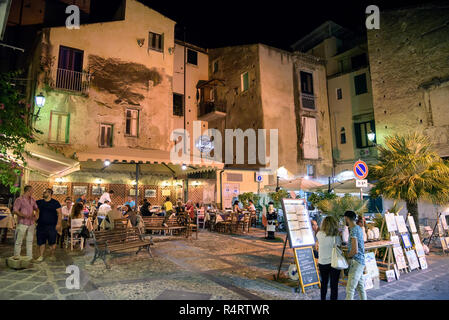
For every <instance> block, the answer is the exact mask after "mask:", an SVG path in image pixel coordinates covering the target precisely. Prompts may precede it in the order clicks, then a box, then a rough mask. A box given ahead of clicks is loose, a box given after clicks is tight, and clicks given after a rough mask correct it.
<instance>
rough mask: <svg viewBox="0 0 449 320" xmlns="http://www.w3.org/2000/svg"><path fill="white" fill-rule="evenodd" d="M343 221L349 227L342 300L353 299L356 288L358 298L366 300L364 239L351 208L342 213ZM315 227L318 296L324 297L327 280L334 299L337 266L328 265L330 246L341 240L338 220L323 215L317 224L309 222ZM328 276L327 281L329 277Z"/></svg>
mask: <svg viewBox="0 0 449 320" xmlns="http://www.w3.org/2000/svg"><path fill="white" fill-rule="evenodd" d="M344 219H345V223H346V225H347V226H348V227H349V241H348V250H347V254H346V258H347V259H350V263H349V271H348V282H347V285H346V300H353V298H354V292H355V291H356V290H357V292H358V294H359V297H360V299H361V300H366V299H367V297H366V291H365V283H364V278H363V271H364V269H365V243H364V239H363V238H364V237H363V230H362V228H361V227H360V226H359V225H358V224H357V215H356V213H355V212H353V211H346V212H345V214H344ZM312 227H313V229H314V231H316V240H317V241H316V250H317V251H318V268H319V271H320V275H321V300H326V295H327V288H328V283H329V282H330V288H331V295H330V298H331V300H337V299H338V282H339V278H340V273H341V270H338V269H334V268H332V263H331V262H332V249H333V248H334V246H340V245H341V244H342V240H341V234H340V232H339V229H338V222H337V221H336V220H335V218H333V217H331V216H327V217H325V218H324V219H323V221H322V223H321V227H320V228H318V225H317V224H316V221H315V224H312ZM329 280H330V281H329Z"/></svg>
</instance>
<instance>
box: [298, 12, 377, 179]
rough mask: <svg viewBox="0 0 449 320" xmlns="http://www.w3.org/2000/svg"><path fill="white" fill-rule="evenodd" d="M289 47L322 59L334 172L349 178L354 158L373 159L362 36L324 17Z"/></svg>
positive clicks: (372, 124)
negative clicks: (324, 63)
mask: <svg viewBox="0 0 449 320" xmlns="http://www.w3.org/2000/svg"><path fill="white" fill-rule="evenodd" d="M292 47H293V49H294V50H299V51H302V52H307V53H309V54H312V55H314V56H317V57H320V58H322V59H324V60H325V61H326V74H327V89H328V100H329V110H330V114H331V135H332V154H333V161H334V176H335V178H336V180H342V179H346V178H350V177H352V176H353V174H352V167H353V165H354V163H355V161H357V160H359V159H362V160H364V161H366V162H367V163H373V162H374V161H376V148H375V134H376V129H375V122H374V110H373V97H372V89H371V73H370V69H369V62H368V52H367V51H368V50H367V43H366V37H364V36H358V35H356V34H354V33H353V32H351V31H350V30H348V29H346V28H343V27H342V26H340V25H338V24H336V23H334V22H332V21H327V22H325V23H324V24H322V25H321V26H319V27H318V28H316V29H315V30H314V31H312V32H311V33H310V34H308V35H307V36H305V37H304V38H302V39H300V40H299V41H297V42H296V43H295V44H294V45H293V46H292ZM370 133H371V136H369V134H370ZM370 137H374V140H373V141H370V139H369V138H370Z"/></svg>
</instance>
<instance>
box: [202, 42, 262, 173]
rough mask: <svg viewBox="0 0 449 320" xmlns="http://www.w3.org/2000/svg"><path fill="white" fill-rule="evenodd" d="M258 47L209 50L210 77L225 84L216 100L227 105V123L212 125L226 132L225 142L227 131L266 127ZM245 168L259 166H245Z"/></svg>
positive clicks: (211, 126)
mask: <svg viewBox="0 0 449 320" xmlns="http://www.w3.org/2000/svg"><path fill="white" fill-rule="evenodd" d="M258 48H259V47H258V45H257V44H256V45H245V46H236V47H226V48H219V49H211V50H209V61H211V63H210V64H209V74H210V78H215V79H221V80H224V82H225V86H224V87H218V88H217V98H216V99H217V101H220V102H223V103H224V104H225V105H226V118H225V120H220V121H215V122H211V123H209V128H215V129H218V130H220V131H221V132H222V136H223V143H224V140H225V134H224V129H242V130H243V131H245V130H246V129H249V128H252V129H258V128H263V125H264V123H263V111H262V101H261V89H260V70H259V49H258ZM214 61H218V71H217V72H216V73H214V72H213V63H212V62H214ZM244 72H249V89H248V90H247V91H245V92H242V90H241V74H242V73H244ZM223 159H225V149H224V147H223ZM234 159H235V151H234ZM247 159H248V158H247V152H246V151H245V163H247V161H248V160H247ZM234 163H235V161H234ZM237 166H239V165H237ZM240 167H242V165H240ZM244 167H257V166H254V165H253V166H251V165H245V166H244Z"/></svg>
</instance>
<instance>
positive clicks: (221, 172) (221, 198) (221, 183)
mask: <svg viewBox="0 0 449 320" xmlns="http://www.w3.org/2000/svg"><path fill="white" fill-rule="evenodd" d="M223 172H224V169H223V170H220V207H221V208H220V209H221V210H223Z"/></svg>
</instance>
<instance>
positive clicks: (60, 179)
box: [55, 177, 64, 183]
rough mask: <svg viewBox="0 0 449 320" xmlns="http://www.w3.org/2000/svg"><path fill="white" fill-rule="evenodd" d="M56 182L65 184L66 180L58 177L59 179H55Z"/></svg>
mask: <svg viewBox="0 0 449 320" xmlns="http://www.w3.org/2000/svg"><path fill="white" fill-rule="evenodd" d="M55 181H56V182H57V183H62V182H64V178H61V177H58V178H56V179H55Z"/></svg>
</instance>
